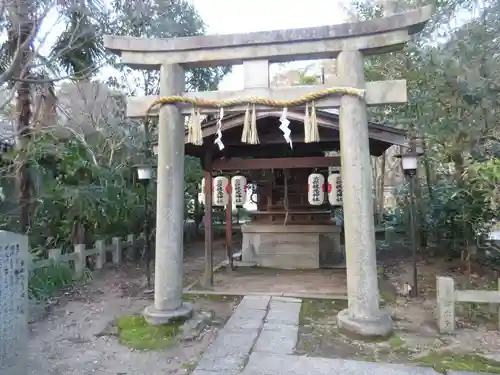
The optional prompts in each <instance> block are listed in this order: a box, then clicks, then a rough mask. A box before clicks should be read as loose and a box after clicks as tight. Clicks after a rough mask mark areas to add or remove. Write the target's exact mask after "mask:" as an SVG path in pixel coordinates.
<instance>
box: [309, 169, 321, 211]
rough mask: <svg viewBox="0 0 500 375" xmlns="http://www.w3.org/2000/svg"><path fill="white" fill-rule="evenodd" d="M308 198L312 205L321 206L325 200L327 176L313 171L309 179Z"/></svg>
mask: <svg viewBox="0 0 500 375" xmlns="http://www.w3.org/2000/svg"><path fill="white" fill-rule="evenodd" d="M307 184H308V188H307V199H308V200H309V204H311V205H312V206H321V205H322V204H323V203H324V201H325V177H324V176H323V175H322V174H320V173H311V174H310V175H309V178H308V179H307Z"/></svg>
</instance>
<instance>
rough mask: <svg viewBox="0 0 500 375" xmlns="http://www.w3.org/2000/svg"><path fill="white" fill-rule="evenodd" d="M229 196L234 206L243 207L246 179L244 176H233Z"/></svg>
mask: <svg viewBox="0 0 500 375" xmlns="http://www.w3.org/2000/svg"><path fill="white" fill-rule="evenodd" d="M231 194H232V198H233V203H234V204H235V206H236V207H241V206H243V204H244V203H245V194H246V178H245V177H244V176H235V177H233V178H232V179H231Z"/></svg>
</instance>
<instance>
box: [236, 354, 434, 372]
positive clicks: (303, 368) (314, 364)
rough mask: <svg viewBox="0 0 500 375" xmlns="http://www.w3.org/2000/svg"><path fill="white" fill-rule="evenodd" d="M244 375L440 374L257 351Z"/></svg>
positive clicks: (386, 365)
mask: <svg viewBox="0 0 500 375" xmlns="http://www.w3.org/2000/svg"><path fill="white" fill-rule="evenodd" d="M241 374H242V375H309V374H310V375H335V374H339V375H340V374H342V375H365V374H366V375H438V373H437V372H436V371H434V370H433V369H431V368H426V367H416V366H406V365H396V364H381V363H371V362H360V361H351V360H344V359H329V358H314V357H306V356H295V355H277V354H269V353H262V352H254V353H252V355H251V356H250V359H249V361H248V364H247V365H246V367H245V369H244V370H243V371H242V373H241Z"/></svg>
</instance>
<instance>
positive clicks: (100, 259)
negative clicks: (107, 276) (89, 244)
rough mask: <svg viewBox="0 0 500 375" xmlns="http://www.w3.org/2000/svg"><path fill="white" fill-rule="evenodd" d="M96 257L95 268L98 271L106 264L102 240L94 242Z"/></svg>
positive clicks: (104, 245)
mask: <svg viewBox="0 0 500 375" xmlns="http://www.w3.org/2000/svg"><path fill="white" fill-rule="evenodd" d="M95 248H96V251H97V253H96V256H95V268H96V269H98V270H100V269H102V268H103V267H104V263H105V262H106V244H105V242H104V241H103V240H97V241H96V242H95Z"/></svg>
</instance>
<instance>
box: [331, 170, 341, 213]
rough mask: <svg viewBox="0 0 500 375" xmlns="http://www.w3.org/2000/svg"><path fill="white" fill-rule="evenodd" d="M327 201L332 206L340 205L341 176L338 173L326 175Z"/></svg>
mask: <svg viewBox="0 0 500 375" xmlns="http://www.w3.org/2000/svg"><path fill="white" fill-rule="evenodd" d="M328 202H330V204H331V205H332V206H342V177H341V176H340V173H332V174H331V175H330V176H328Z"/></svg>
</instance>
